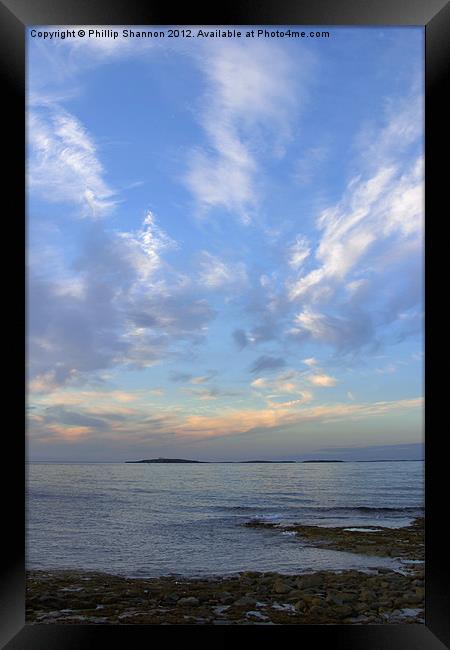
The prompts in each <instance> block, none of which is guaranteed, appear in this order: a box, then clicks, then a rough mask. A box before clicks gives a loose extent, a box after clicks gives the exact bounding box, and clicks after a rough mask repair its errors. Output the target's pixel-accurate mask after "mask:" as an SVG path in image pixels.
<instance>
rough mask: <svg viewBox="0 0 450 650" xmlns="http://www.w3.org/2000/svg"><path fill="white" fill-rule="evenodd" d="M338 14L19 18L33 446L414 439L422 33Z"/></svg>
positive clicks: (325, 444)
mask: <svg viewBox="0 0 450 650" xmlns="http://www.w3.org/2000/svg"><path fill="white" fill-rule="evenodd" d="M49 29H54V28H49ZM115 29H117V28H115ZM120 29H121V28H119V30H120ZM241 29H242V28H241ZM320 29H323V27H322V26H321V27H320ZM329 31H330V38H328V39H295V40H292V39H280V38H278V39H276V38H275V39H256V38H254V39H251V38H249V39H246V38H241V39H195V38H194V39H169V38H167V37H165V38H160V39H157V40H156V39H124V38H118V39H115V40H113V39H107V38H103V39H81V38H73V39H64V40H61V39H52V40H51V41H50V40H45V41H44V40H42V39H37V38H32V37H31V36H30V34H29V37H28V93H27V104H28V106H27V108H28V118H27V140H28V165H27V197H28V265H29V270H28V362H29V368H28V377H29V383H28V407H29V419H28V440H29V456H30V458H31V459H40V460H47V459H48V460H57V459H61V460H70V459H73V460H106V461H108V460H127V459H134V458H136V457H153V456H184V457H191V458H199V459H217V460H221V459H223V460H228V459H230V460H232V459H248V458H254V457H258V458H303V457H318V458H319V457H322V456H323V455H326V456H329V455H330V454H332V455H334V456H336V455H339V453H342V454H347V455H348V454H349V453H350V452H349V450H355V451H354V454H353V456H352V457H361V458H363V457H365V454H366V457H371V458H372V457H373V453H374V452H373V449H374V448H375V447H377V446H379V448H380V454H382V455H383V457H389V447H390V446H391V445H392V453H394V449H397V450H398V449H401V450H405V455H406V456H409V455H411V454H413V455H414V453H416V452H412V451H411V450H412V449H417V445H418V444H419V443H421V442H422V439H423V425H422V420H423V295H422V294H423V29H422V28H330V29H329ZM330 450H331V451H330ZM339 450H342V451H341V452H339ZM386 450H387V451H386ZM333 452H334V453H333ZM402 453H403V452H402ZM386 455H387V456H386ZM397 457H398V456H397Z"/></svg>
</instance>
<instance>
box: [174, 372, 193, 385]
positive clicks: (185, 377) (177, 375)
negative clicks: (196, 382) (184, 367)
mask: <svg viewBox="0 0 450 650" xmlns="http://www.w3.org/2000/svg"><path fill="white" fill-rule="evenodd" d="M169 379H170V381H175V382H183V383H184V382H186V381H189V380H190V379H192V375H191V374H189V373H188V372H176V371H174V372H171V373H170V375H169Z"/></svg>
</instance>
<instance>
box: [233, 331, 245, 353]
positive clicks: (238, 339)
mask: <svg viewBox="0 0 450 650" xmlns="http://www.w3.org/2000/svg"><path fill="white" fill-rule="evenodd" d="M232 336H233V339H234V342H235V343H236V345H237V346H238V348H239V349H240V350H243V349H244V348H246V347H247V345H248V343H249V341H248V338H247V334H246V333H245V331H244V330H234V332H233V334H232Z"/></svg>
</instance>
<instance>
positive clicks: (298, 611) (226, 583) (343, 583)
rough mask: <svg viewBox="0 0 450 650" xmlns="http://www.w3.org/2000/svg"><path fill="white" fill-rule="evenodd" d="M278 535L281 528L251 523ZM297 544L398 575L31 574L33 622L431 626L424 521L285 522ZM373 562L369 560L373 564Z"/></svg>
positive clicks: (30, 614)
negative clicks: (384, 560)
mask: <svg viewBox="0 0 450 650" xmlns="http://www.w3.org/2000/svg"><path fill="white" fill-rule="evenodd" d="M244 526H250V527H252V528H254V529H255V530H260V532H263V530H266V531H271V532H272V533H273V543H274V544H276V543H277V540H279V539H280V536H279V532H280V530H279V529H280V524H274V523H270V522H264V521H257V520H256V521H252V522H247V523H246V524H244ZM281 526H282V527H283V531H282V532H284V533H289V534H290V536H292V537H293V538H295V540H296V541H297V540H298V543H299V544H305V543H307V544H310V545H312V546H313V547H316V548H320V547H328V548H334V549H336V550H339V551H349V552H352V553H358V554H361V555H364V554H365V555H366V556H367V557H368V558H371V557H374V558H375V557H377V556H378V557H390V558H393V559H394V560H397V561H398V562H399V565H398V568H397V570H393V569H389V568H382V567H379V566H378V567H376V566H375V567H373V568H370V566H368V568H367V569H366V570H364V571H358V570H344V571H315V572H313V573H298V574H282V573H278V572H274V571H268V572H258V571H243V572H239V573H237V574H235V575H221V576H220V575H216V576H208V577H198V578H192V577H190V578H186V577H183V576H181V575H176V574H172V575H167V576H157V577H151V578H150V577H149V578H133V577H126V576H120V575H111V574H108V573H103V572H95V571H81V570H62V569H60V570H30V571H28V573H27V623H32V624H35V623H63V624H77V625H78V624H111V623H112V624H147V625H191V624H193V625H286V624H296V625H305V624H393V623H423V622H424V569H423V561H424V519H423V518H417V519H415V520H414V521H413V522H412V523H411V524H410V525H409V526H403V527H400V528H387V527H376V526H373V527H366V528H360V529H358V528H356V529H355V528H353V529H352V527H350V528H345V527H328V528H327V527H323V526H320V527H319V526H305V525H295V524H293V525H289V526H286V525H281ZM368 564H370V562H369V563H368Z"/></svg>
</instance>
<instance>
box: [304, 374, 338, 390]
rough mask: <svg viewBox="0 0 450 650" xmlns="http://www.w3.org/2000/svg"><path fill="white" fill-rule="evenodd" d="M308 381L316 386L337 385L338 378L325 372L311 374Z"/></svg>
mask: <svg viewBox="0 0 450 650" xmlns="http://www.w3.org/2000/svg"><path fill="white" fill-rule="evenodd" d="M308 381H309V382H310V383H311V384H314V386H321V387H328V386H336V384H337V379H336V378H335V377H330V375H325V374H321V375H309V376H308Z"/></svg>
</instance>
